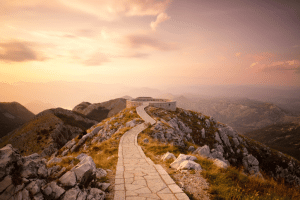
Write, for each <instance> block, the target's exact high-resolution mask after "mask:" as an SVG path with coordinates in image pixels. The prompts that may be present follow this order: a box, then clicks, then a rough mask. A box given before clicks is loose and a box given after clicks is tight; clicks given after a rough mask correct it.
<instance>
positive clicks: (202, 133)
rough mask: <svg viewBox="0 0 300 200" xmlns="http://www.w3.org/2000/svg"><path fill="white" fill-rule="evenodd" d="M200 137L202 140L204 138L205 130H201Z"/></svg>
mask: <svg viewBox="0 0 300 200" xmlns="http://www.w3.org/2000/svg"><path fill="white" fill-rule="evenodd" d="M201 136H202V138H203V139H204V138H205V129H204V128H203V129H202V130H201Z"/></svg>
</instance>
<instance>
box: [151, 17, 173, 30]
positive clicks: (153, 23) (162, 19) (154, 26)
mask: <svg viewBox="0 0 300 200" xmlns="http://www.w3.org/2000/svg"><path fill="white" fill-rule="evenodd" d="M168 19H170V17H169V16H168V15H167V14H166V13H160V14H159V15H157V18H156V21H155V22H151V24H150V26H151V28H152V30H154V31H155V30H156V27H157V26H158V24H160V23H162V22H164V21H166V20H168Z"/></svg>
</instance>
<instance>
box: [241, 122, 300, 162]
mask: <svg viewBox="0 0 300 200" xmlns="http://www.w3.org/2000/svg"><path fill="white" fill-rule="evenodd" d="M245 136H247V137H249V138H252V139H254V140H256V141H259V142H261V143H263V144H265V145H267V146H269V147H271V148H273V149H276V150H278V151H281V152H283V153H286V154H289V155H291V156H293V157H295V158H296V159H298V160H300V121H299V123H287V124H275V125H270V126H267V127H265V128H262V129H259V130H255V131H252V132H248V133H246V134H245Z"/></svg>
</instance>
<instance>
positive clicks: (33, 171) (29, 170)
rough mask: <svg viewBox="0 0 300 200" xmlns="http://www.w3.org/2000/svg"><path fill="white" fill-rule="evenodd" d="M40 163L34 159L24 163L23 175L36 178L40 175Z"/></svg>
mask: <svg viewBox="0 0 300 200" xmlns="http://www.w3.org/2000/svg"><path fill="white" fill-rule="evenodd" d="M37 169H38V164H37V162H35V161H33V160H28V161H26V162H25V163H24V165H23V167H22V171H21V176H22V177H24V178H35V177H37V176H38V170H37Z"/></svg>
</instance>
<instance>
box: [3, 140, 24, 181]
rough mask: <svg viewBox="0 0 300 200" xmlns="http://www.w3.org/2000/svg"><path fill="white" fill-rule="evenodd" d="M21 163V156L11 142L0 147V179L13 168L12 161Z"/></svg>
mask: <svg viewBox="0 0 300 200" xmlns="http://www.w3.org/2000/svg"><path fill="white" fill-rule="evenodd" d="M16 162H17V163H18V165H21V164H22V163H21V156H20V154H19V153H18V152H17V150H16V149H14V148H13V147H12V145H11V144H7V145H6V146H5V147H3V148H1V149H0V180H1V179H2V178H3V177H5V176H6V175H8V174H10V173H11V171H13V169H14V166H13V165H14V163H16Z"/></svg>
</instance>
